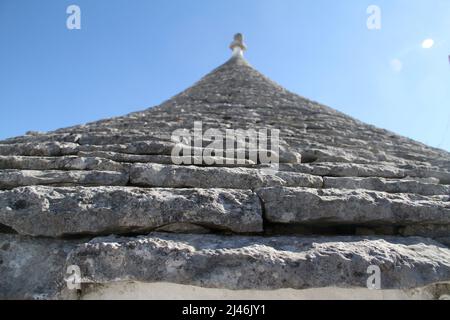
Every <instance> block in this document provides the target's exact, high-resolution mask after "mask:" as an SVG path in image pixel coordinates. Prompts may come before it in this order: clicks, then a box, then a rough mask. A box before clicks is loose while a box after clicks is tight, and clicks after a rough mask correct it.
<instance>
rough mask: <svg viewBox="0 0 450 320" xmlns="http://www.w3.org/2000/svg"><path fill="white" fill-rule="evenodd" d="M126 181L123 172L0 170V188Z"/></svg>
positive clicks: (110, 184)
mask: <svg viewBox="0 0 450 320" xmlns="http://www.w3.org/2000/svg"><path fill="white" fill-rule="evenodd" d="M127 183H128V174H127V173H125V172H115V171H57V170H46V171H37V170H0V189H11V188H16V187H22V186H32V185H59V186H62V185H65V186H71V185H83V186H125V185H126V184H127Z"/></svg>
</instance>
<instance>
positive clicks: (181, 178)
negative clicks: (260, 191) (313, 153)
mask: <svg viewBox="0 0 450 320" xmlns="http://www.w3.org/2000/svg"><path fill="white" fill-rule="evenodd" d="M130 182H131V184H133V185H140V186H151V187H169V188H187V187H191V188H192V187H199V188H231V189H255V188H260V187H263V186H270V185H275V186H306V187H321V186H322V178H320V177H316V176H312V175H307V174H302V173H295V172H292V173H290V172H276V173H275V174H265V173H264V171H261V170H257V169H249V168H210V167H195V166H175V165H161V164H135V165H133V166H131V168H130Z"/></svg>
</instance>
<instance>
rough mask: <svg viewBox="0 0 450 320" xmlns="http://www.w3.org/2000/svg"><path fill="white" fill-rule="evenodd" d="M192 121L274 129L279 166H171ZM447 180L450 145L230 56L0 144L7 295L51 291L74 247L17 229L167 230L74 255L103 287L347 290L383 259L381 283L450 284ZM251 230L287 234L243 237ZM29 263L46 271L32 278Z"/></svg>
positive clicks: (65, 232) (0, 230) (96, 244)
mask: <svg viewBox="0 0 450 320" xmlns="http://www.w3.org/2000/svg"><path fill="white" fill-rule="evenodd" d="M195 121H201V122H202V124H203V132H205V131H206V130H207V129H210V128H214V129H219V130H221V132H225V130H226V129H243V130H245V129H253V130H259V129H263V130H272V129H279V130H280V137H279V143H280V154H279V157H280V166H279V169H280V171H279V172H277V173H272V174H271V170H270V168H268V167H267V166H265V165H262V164H260V162H261V161H260V160H261V159H256V163H254V162H252V161H250V160H248V161H246V162H245V163H244V164H237V163H234V164H222V165H221V164H213V165H211V164H206V163H205V162H204V161H203V162H199V163H198V164H196V165H194V166H186V165H184V166H175V165H172V161H171V157H170V155H171V151H172V148H173V147H174V145H175V144H174V142H173V141H172V139H171V135H172V133H173V131H174V130H176V129H186V130H189V131H190V132H192V130H193V128H194V122H195ZM207 142H208V141H204V143H203V144H202V146H201V147H202V148H204V147H205V145H206V144H207ZM193 151H200V152H202V151H204V149H200V148H199V149H196V150H193ZM191 158H192V159H195V160H198V158H197V155H194V156H191ZM218 160H223V159H218ZM258 160H259V161H258ZM44 184H45V185H46V186H42V185H44ZM34 185H37V186H34ZM62 185H63V186H64V187H61V186H62ZM92 185H100V186H99V187H86V186H92ZM113 185H122V186H113ZM123 185H126V186H123ZM67 186H71V187H67ZM449 186H450V153H448V152H446V151H444V150H439V149H436V148H432V147H429V146H426V145H424V144H422V143H418V142H416V141H413V140H411V139H408V138H405V137H401V136H399V135H396V134H394V133H392V132H389V131H386V130H383V129H379V128H376V127H374V126H371V125H367V124H365V123H362V122H360V121H358V120H355V119H353V118H351V117H349V116H346V115H344V114H342V113H340V112H338V111H336V110H333V109H331V108H328V107H326V106H323V105H321V104H319V103H317V102H314V101H310V100H308V99H305V98H303V97H300V96H298V95H296V94H293V93H291V92H289V91H287V90H285V89H284V88H282V87H280V86H279V85H277V84H276V83H274V82H273V81H271V80H269V79H267V78H266V77H265V76H263V75H262V74H260V73H259V72H258V71H256V70H255V69H253V68H252V67H251V66H250V65H249V64H248V63H247V62H246V61H245V60H244V59H243V58H242V57H234V58H232V59H230V60H229V61H228V62H226V63H225V64H223V65H222V66H220V67H219V68H217V69H215V70H214V71H213V72H211V73H209V74H208V75H206V76H205V77H204V78H203V79H201V80H200V81H199V82H197V83H196V84H195V85H194V86H193V87H191V88H189V89H187V90H185V91H183V92H182V93H180V94H178V95H177V96H175V97H173V98H172V99H170V100H168V101H166V102H164V103H163V104H161V105H160V106H157V107H154V108H149V109H147V110H144V111H141V112H135V113H131V114H129V115H125V116H123V117H116V118H111V119H105V120H101V121H96V122H93V123H88V124H85V125H78V126H73V127H69V128H63V129H59V130H56V131H53V132H45V133H39V132H28V133H27V134H25V135H24V136H21V137H14V138H10V139H7V140H4V141H0V189H8V190H0V239H5V237H6V238H8V237H9V239H13V240H8V241H11V242H12V243H13V244H11V246H14V248H15V250H14V251H8V252H7V253H6V254H5V253H3V252H2V258H1V259H2V260H1V261H0V270H1V273H0V274H1V275H2V279H3V278H6V280H4V283H5V285H3V283H0V297H5V298H11V297H22V298H30V297H31V298H33V297H34V298H36V297H43V298H46V297H47V298H51V297H57V294H56V293H55V292H59V291H58V290H59V289H58V286H55V283H59V281H60V279H61V276H59V275H58V276H56V274H57V273H59V272H60V268H61V267H60V266H61V261H62V260H63V259H62V256H63V254H61V255H60V254H59V253H58V252H63V253H64V254H65V253H67V252H68V251H71V250H72V249H69V247H70V248H72V245H71V244H68V242H67V241H66V240H63V239H53V240H50V239H41V238H38V237H37V238H25V237H22V238H21V236H19V235H15V236H13V235H10V234H7V233H11V232H13V231H14V230H16V231H18V232H19V233H21V234H25V235H35V236H47V237H65V236H69V235H70V236H73V235H76V236H77V238H79V237H83V236H86V235H87V234H89V235H93V236H98V235H105V234H110V233H111V234H123V233H143V232H145V233H147V232H149V231H152V230H159V231H164V232H166V233H168V235H161V234H157V235H152V236H149V237H146V238H145V237H144V238H139V237H130V238H128V239H115V238H106V239H102V240H98V241H93V242H91V243H90V244H87V245H82V246H81V247H79V248H78V249H76V250H75V251H73V254H72V255H71V261H73V262H77V263H80V264H82V266H83V268H85V271H86V273H87V275H88V277H91V279H92V280H95V281H102V282H113V281H116V280H117V279H123V280H124V281H125V280H126V281H128V280H130V279H136V280H137V281H173V282H178V283H187V284H194V285H200V286H209V287H216V288H251V289H255V288H261V289H264V288H268V289H273V288H288V287H292V288H317V287H325V286H333V285H339V286H343V287H352V286H364V283H362V281H363V280H364V281H365V279H366V277H367V275H366V273H365V271H366V269H365V268H366V267H367V266H368V264H370V263H375V264H380V266H381V267H382V272H383V275H384V276H383V277H384V278H383V285H384V286H385V287H386V288H403V287H408V288H415V287H418V286H423V285H426V284H431V285H433V284H436V283H437V282H441V281H448V280H449V277H448V274H449V271H448V270H449V266H448V264H449V261H450V259H449V254H448V249H445V248H444V244H445V245H447V246H449V245H450V240H449V239H450V227H449V226H450V213H449V211H450V201H449V197H450V194H449ZM161 187H164V188H165V189H160V188H161ZM180 188H185V189H180ZM199 188H202V189H199ZM206 188H208V190H206ZM209 188H211V189H209ZM219 188H221V189H219ZM252 190H253V191H252ZM255 190H259V191H258V193H259V195H260V196H261V198H262V201H261V199H260V198H259V197H258V196H257V194H256V193H255V192H254V191H255ZM180 232H181V233H185V234H186V235H170V233H180ZM207 232H217V233H221V234H223V233H227V234H231V235H230V236H228V237H224V236H212V235H205V234H204V233H207ZM254 232H258V233H259V232H261V233H262V234H264V235H266V236H267V235H270V234H276V235H280V237H274V238H254V237H241V236H236V235H234V236H233V234H235V233H254ZM194 233H195V234H200V235H195V236H194V235H189V234H194ZM303 233H306V234H311V235H317V236H320V235H325V234H326V235H328V237H327V238H315V239H314V238H304V237H302V236H301V234H303ZM286 234H293V235H294V236H292V237H286ZM385 234H392V235H396V236H403V238H401V237H398V238H386V239H384V240H383V239H382V238H383V235H385ZM340 235H347V236H349V235H350V236H353V237H347V238H342V237H340ZM354 235H370V239H369V238H368V239H367V240H364V238H362V237H354ZM410 235H421V236H427V237H432V238H434V239H436V240H438V241H439V242H440V243H442V244H443V245H440V244H439V243H437V242H432V241H431V240H429V239H424V238H409V237H408V236H410ZM14 239H15V240H14ZM1 241H3V240H1ZM83 241H85V240H83ZM86 241H87V240H86ZM66 246H67V248H66ZM53 248H55V249H53ZM58 248H62V249H61V250H62V251H58V250H60V249H58ZM51 250H56V251H55V252H56V253H55V255H52V254H51V252H52V251H51ZM22 257H29V258H26V259H23V258H22ZM87 257H92V260H90V259H88V258H87ZM91 262H92V264H90V263H91ZM35 266H36V267H37V269H38V270H49V272H48V274H46V275H45V276H43V277H41V278H39V279H38V278H37V276H36V277H35V276H34V274H33V276H31V277H30V278H27V273H28V271H29V270H31V269H32V268H34V267H35ZM16 267H17V268H16ZM43 272H44V271H43ZM116 277H117V278H116ZM2 281H3V280H2ZM39 281H41V282H39ZM55 281H56V282H55Z"/></svg>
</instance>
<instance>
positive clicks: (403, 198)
mask: <svg viewBox="0 0 450 320" xmlns="http://www.w3.org/2000/svg"><path fill="white" fill-rule="evenodd" d="M258 195H259V196H260V197H261V199H262V201H263V203H264V208H265V217H266V218H267V220H268V221H271V222H275V223H308V224H327V223H328V224H329V223H333V224H353V225H358V224H383V225H386V224H393V225H408V224H449V223H450V201H449V196H442V197H439V196H436V197H425V196H419V195H412V194H389V193H384V192H377V191H367V190H338V189H323V190H317V189H311V188H279V187H274V188H264V189H260V190H259V191H258Z"/></svg>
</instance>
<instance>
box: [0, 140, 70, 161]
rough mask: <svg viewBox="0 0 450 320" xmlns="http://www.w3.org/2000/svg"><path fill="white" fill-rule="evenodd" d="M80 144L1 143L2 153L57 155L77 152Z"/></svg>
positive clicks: (0, 153)
mask: <svg viewBox="0 0 450 320" xmlns="http://www.w3.org/2000/svg"><path fill="white" fill-rule="evenodd" d="M77 147H78V144H76V143H71V142H56V141H51V142H43V143H17V144H0V155H4V156H13V155H17V156H43V157H55V156H63V155H72V154H76V153H77Z"/></svg>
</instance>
